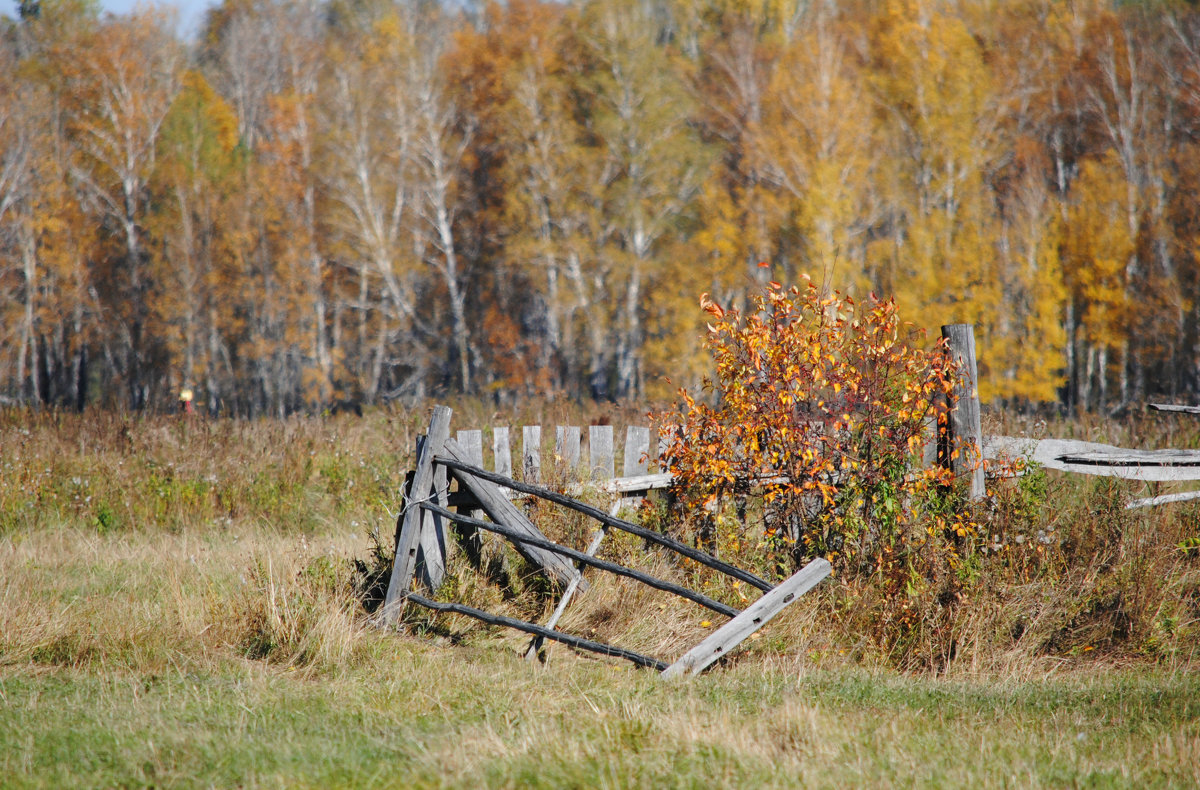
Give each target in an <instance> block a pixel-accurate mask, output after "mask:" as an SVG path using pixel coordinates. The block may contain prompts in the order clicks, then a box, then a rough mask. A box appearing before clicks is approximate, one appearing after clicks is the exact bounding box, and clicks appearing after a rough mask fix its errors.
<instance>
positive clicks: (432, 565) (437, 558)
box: [415, 436, 447, 592]
mask: <svg viewBox="0 0 1200 790" xmlns="http://www.w3.org/2000/svg"><path fill="white" fill-rule="evenodd" d="M425 441H426V437H424V436H419V437H417V457H418V458H420V457H421V451H422V448H423V447H424V444H425ZM446 495H447V483H446V467H444V466H442V465H441V464H435V465H434V467H433V492H432V493H431V496H433V497H434V501H436V502H437V503H438V504H439V505H441V506H442V507H445V506H446ZM415 574H416V576H418V577H419V578H420V579H421V583H422V584H424V585H425V586H426V587H428V588H429V589H430V590H432V591H433V592H437V591H438V590H439V589H440V588H441V586H442V582H443V581H445V578H446V529H445V525H444V523H443V521H442V517H441V516H439V515H438V514H436V513H426V514H425V515H424V516H423V517H422V518H421V537H420V538H419V540H418V541H417V564H416V568H415Z"/></svg>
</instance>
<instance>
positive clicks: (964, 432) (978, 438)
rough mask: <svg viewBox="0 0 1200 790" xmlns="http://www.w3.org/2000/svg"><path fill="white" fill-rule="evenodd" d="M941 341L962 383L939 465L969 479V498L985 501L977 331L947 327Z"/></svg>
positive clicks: (940, 452)
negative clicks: (956, 368) (954, 364)
mask: <svg viewBox="0 0 1200 790" xmlns="http://www.w3.org/2000/svg"><path fill="white" fill-rule="evenodd" d="M942 337H944V338H946V341H947V343H948V344H949V352H950V354H951V355H952V356H953V358H954V359H955V360H957V361H958V363H959V365H960V366H961V367H962V373H963V376H962V380H961V381H960V383H959V385H958V386H957V387H956V388H955V391H954V394H953V396H952V397H953V399H954V400H953V402H952V403H951V405H950V415H949V417H950V420H949V425H948V426H947V429H948V430H947V433H948V435H947V437H946V439H947V441H946V442H944V443H943V445H942V446H941V448H940V451H939V453H938V461H939V463H941V464H942V465H943V466H948V467H949V468H950V469H951V470H953V472H954V476H955V477H956V478H966V481H967V495H968V496H969V497H970V498H971V499H982V498H983V495H984V491H985V488H984V477H983V428H982V426H981V424H980V416H979V412H980V409H979V369H978V367H977V366H976V364H975V329H974V327H972V326H971V325H970V324H947V325H945V326H943V327H942Z"/></svg>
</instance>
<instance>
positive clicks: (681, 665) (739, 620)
mask: <svg viewBox="0 0 1200 790" xmlns="http://www.w3.org/2000/svg"><path fill="white" fill-rule="evenodd" d="M831 570H832V568H831V567H830V565H829V563H828V562H827V561H826V560H823V559H815V560H813V561H812V562H810V563H809V564H808V565H805V566H804V568H802V569H801V570H800V572H799V573H796V574H795V575H793V576H791V577H789V578H788V579H786V580H784V581H783V582H782V583H780V585H779V586H778V587H775V588H774V589H773V590H771V591H770V592H769V593H767V594H766V595H764V596H763V597H761V598H759V599H758V600H757V601H755V602H754V603H752V604H750V605H749V606H747V607H746V609H745V610H744V611H743V612H742V613H741V614H739V615H738V616H737V617H735V618H733V619H732V620H730V621H729V622H728V623H726V624H725V625H723V626H721V627H720V628H718V629H717V630H716V631H714V632H713V633H712V634H711V635H709V636H708V637H707V638H706V639H705V640H704V641H702V642H701V643H700V644H698V645H696V646H695V647H693V648H692V649H691V650H689V651H687V652H686V653H684V654H683V655H682V656H681V657H680V658H679V659H678V660H677V661H676V662H675V663H674V664H671V666H669V667H667V668H666V669H665V670H663V673H662V677H664V678H672V677H675V676H677V675H682V674H686V673H689V672H690V673H692V674H699V673H700V672H703V671H704V670H705V669H706V668H708V666H709V665H710V664H712V663H713V662H714V661H716V660H717V659H719V658H721V657H722V656H725V655H728V654H729V651H731V650H732V649H733V648H735V647H737V646H738V645H739V644H740V643H741V642H742V640H744V639H746V637H748V636H750V635H751V634H753V633H754V632H755V631H757V630H758V629H760V628H762V627H763V626H764V625H766V624H767V623H768V622H769V621H770V620H771V618H773V617H775V615H777V614H779V613H780V612H782V611H783V610H784V608H785V607H786V606H787V605H788V604H790V603H792V602H793V601H795V600H796V599H797V598H799V597H800V596H801V595H804V593H806V592H808V591H809V590H811V589H812V588H813V587H815V586H816V585H817V582H819V581H821V580H822V579H824V578H825V577H826V576H828V575H829V572H830V571H831Z"/></svg>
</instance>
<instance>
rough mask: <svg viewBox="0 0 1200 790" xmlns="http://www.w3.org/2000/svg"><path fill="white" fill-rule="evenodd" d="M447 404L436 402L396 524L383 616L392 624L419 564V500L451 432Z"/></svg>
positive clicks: (387, 622) (424, 491) (423, 495)
mask: <svg viewBox="0 0 1200 790" xmlns="http://www.w3.org/2000/svg"><path fill="white" fill-rule="evenodd" d="M451 414H453V412H451V410H450V409H448V408H446V407H445V406H435V407H434V409H433V417H432V418H431V419H430V420H429V433H428V434H427V435H426V437H425V442H424V443H423V445H422V447H421V452H420V453H418V455H417V468H416V471H415V473H414V474H413V481H412V486H411V488H410V489H409V496H408V497H407V499H406V500H405V502H404V510H402V511H401V512H400V516H399V518H398V519H397V524H396V556H395V558H394V559H393V560H392V576H391V579H390V580H389V581H388V589H387V597H386V598H385V599H384V602H383V612H382V614H381V616H380V619H381V620H382V622H383V624H384V625H385V626H388V625H392V624H393V623H395V622H396V619H397V618H398V617H399V616H400V611H401V609H402V608H403V600H404V596H405V595H407V594H408V588H409V585H411V584H412V577H413V571H414V570H415V569H416V565H417V548H418V545H419V543H420V539H421V521H422V514H423V511H422V510H421V508H420V507H419V506H417V505H416V503H417V502H419V501H420V500H422V499H424V498H425V497H427V496H429V491H430V489H432V488H433V479H434V471H433V458H434V456H435V455H437V454H438V453H440V452H442V446H443V445H444V444H445V442H446V439H447V438H449V436H450V415H451Z"/></svg>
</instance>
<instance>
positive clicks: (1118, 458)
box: [1059, 447, 1200, 466]
mask: <svg viewBox="0 0 1200 790" xmlns="http://www.w3.org/2000/svg"><path fill="white" fill-rule="evenodd" d="M1059 459H1060V460H1061V461H1062V462H1063V463H1066V464H1091V465H1093V466H1200V450H1171V449H1166V450H1126V449H1124V448H1120V447H1114V448H1112V449H1105V450H1096V449H1092V450H1081V451H1074V452H1071V451H1068V452H1065V453H1063V454H1062V455H1061V456H1059Z"/></svg>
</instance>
